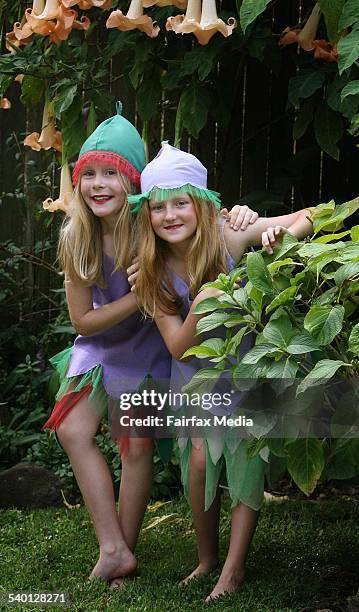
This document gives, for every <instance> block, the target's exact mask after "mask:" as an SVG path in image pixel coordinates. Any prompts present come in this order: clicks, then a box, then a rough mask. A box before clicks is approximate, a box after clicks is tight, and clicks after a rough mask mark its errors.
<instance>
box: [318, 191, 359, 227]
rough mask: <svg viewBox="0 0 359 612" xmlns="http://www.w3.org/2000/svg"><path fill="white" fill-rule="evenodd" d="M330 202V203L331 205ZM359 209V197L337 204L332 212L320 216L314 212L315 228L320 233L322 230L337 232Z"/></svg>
mask: <svg viewBox="0 0 359 612" xmlns="http://www.w3.org/2000/svg"><path fill="white" fill-rule="evenodd" d="M329 204H331V202H329ZM329 204H328V205H329ZM358 209H359V198H354V200H350V201H348V202H344V204H340V205H339V206H336V207H335V209H334V210H333V212H331V213H330V214H327V215H326V214H323V215H321V216H319V217H317V216H316V214H315V213H314V230H315V233H318V232H320V231H322V230H324V231H326V232H336V231H337V230H338V229H341V228H342V227H343V221H344V220H345V219H347V218H348V217H350V216H351V215H353V214H354V213H356V211H357V210H358Z"/></svg>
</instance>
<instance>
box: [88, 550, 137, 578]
mask: <svg viewBox="0 0 359 612" xmlns="http://www.w3.org/2000/svg"><path fill="white" fill-rule="evenodd" d="M136 567H137V561H136V558H135V557H134V555H133V554H132V552H131V551H130V550H129V549H128V548H121V549H113V550H111V551H109V550H106V551H104V550H101V549H100V557H99V560H98V561H97V563H96V565H95V567H94V568H93V570H92V572H91V574H90V577H89V579H90V580H94V578H102V580H111V579H112V578H118V577H119V576H127V575H128V574H131V573H132V572H134V571H135V569H136Z"/></svg>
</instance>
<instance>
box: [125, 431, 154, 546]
mask: <svg viewBox="0 0 359 612" xmlns="http://www.w3.org/2000/svg"><path fill="white" fill-rule="evenodd" d="M152 456H153V445H152V441H150V440H146V439H144V438H131V439H130V444H129V449H128V452H126V453H124V454H123V455H122V458H121V463H122V476H121V484H120V494H119V519H120V525H121V529H122V532H123V535H124V537H125V540H126V542H127V545H128V547H129V548H130V550H132V552H133V551H134V549H135V546H136V543H137V539H138V534H139V532H140V529H141V525H142V521H143V517H144V514H145V511H146V507H147V504H148V500H149V497H150V493H151V488H152V477H153V474H152V472H153V467H152Z"/></svg>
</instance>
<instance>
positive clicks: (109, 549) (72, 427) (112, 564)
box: [57, 397, 137, 580]
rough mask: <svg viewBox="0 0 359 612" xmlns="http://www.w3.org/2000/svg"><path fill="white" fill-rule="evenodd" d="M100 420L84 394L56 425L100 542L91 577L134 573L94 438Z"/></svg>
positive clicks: (134, 562)
mask: <svg viewBox="0 0 359 612" xmlns="http://www.w3.org/2000/svg"><path fill="white" fill-rule="evenodd" d="M100 420H101V417H100V416H99V415H97V414H96V413H95V411H94V408H93V406H91V404H90V403H89V401H88V398H87V397H84V398H82V399H81V400H80V401H79V402H78V404H76V406H75V407H74V409H73V410H72V411H71V412H69V414H68V415H67V416H66V418H65V419H64V421H63V422H62V423H61V424H60V425H59V427H58V428H57V434H58V437H59V440H60V442H61V444H62V446H63V448H64V449H65V451H66V453H67V454H68V456H69V459H70V462H71V465H72V468H73V470H74V474H75V477H76V480H77V483H78V485H79V487H80V490H81V493H82V496H83V499H84V501H85V504H86V507H87V509H88V511H89V513H90V515H91V518H92V521H93V524H94V527H95V531H96V535H97V539H98V542H99V545H100V556H99V560H98V562H97V564H96V565H95V567H94V569H93V570H92V572H91V575H90V578H96V577H100V578H103V579H104V580H109V579H111V578H112V577H114V576H119V575H123V576H125V575H127V574H129V573H131V572H133V571H134V570H135V568H136V565H137V563H136V559H135V557H134V556H133V554H132V552H131V551H130V550H129V548H128V546H127V544H126V542H125V539H124V536H123V534H122V532H121V528H120V525H119V521H118V516H117V512H116V505H115V498H114V491H113V485H112V479H111V474H110V471H109V468H108V465H107V463H106V460H105V458H104V457H103V455H102V453H101V451H100V450H99V448H98V446H97V444H96V441H95V438H94V437H95V435H96V432H97V429H98V426H99V423H100Z"/></svg>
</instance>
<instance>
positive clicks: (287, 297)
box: [266, 285, 298, 314]
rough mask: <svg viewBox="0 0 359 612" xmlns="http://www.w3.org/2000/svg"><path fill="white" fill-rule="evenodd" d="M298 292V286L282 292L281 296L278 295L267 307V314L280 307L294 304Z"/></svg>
mask: <svg viewBox="0 0 359 612" xmlns="http://www.w3.org/2000/svg"><path fill="white" fill-rule="evenodd" d="M297 291H298V286H297V285H294V287H287V289H284V291H281V292H280V294H279V295H277V296H276V297H275V298H274V300H273V301H272V302H271V303H270V304H269V306H267V308H266V314H269V313H270V312H272V310H274V309H275V308H277V307H278V306H282V305H283V304H289V303H293V302H294V300H295V295H296V293H297Z"/></svg>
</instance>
